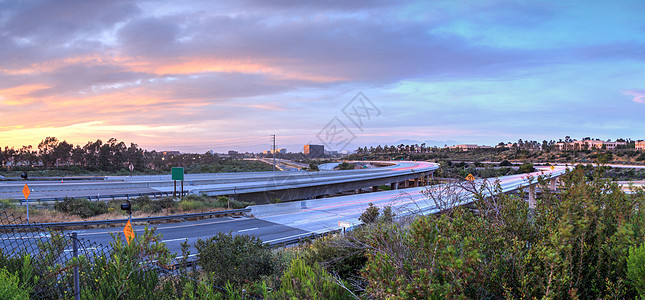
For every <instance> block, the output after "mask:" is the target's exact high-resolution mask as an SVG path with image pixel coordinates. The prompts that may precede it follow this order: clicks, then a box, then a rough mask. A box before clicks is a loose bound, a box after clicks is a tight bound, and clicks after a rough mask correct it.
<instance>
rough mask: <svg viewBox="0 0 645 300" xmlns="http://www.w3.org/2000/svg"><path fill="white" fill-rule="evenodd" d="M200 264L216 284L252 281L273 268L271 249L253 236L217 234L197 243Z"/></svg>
mask: <svg viewBox="0 0 645 300" xmlns="http://www.w3.org/2000/svg"><path fill="white" fill-rule="evenodd" d="M195 248H197V252H198V259H199V262H198V264H199V265H200V266H201V267H202V268H204V270H205V271H206V272H207V273H208V274H210V275H211V280H212V282H213V284H215V285H219V286H222V285H224V284H225V283H226V282H231V283H233V284H244V283H251V282H253V281H255V280H257V279H259V278H260V276H263V275H270V274H272V273H273V271H274V268H275V266H274V262H273V260H272V254H271V249H269V247H268V246H267V245H265V244H264V243H262V241H261V240H260V239H259V238H257V237H255V236H252V235H235V236H233V235H232V234H231V233H222V232H220V233H217V234H216V235H215V236H213V237H211V238H210V239H207V240H202V239H199V240H197V242H196V243H195Z"/></svg>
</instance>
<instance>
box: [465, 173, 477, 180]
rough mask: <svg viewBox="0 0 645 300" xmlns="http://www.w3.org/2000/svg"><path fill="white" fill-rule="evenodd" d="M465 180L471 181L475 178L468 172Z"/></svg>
mask: <svg viewBox="0 0 645 300" xmlns="http://www.w3.org/2000/svg"><path fill="white" fill-rule="evenodd" d="M466 180H468V181H473V180H475V176H473V174H468V176H466Z"/></svg>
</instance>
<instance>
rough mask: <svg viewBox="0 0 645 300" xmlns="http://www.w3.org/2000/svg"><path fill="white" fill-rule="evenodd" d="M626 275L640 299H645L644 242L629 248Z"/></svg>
mask: <svg viewBox="0 0 645 300" xmlns="http://www.w3.org/2000/svg"><path fill="white" fill-rule="evenodd" d="M627 277H628V278H629V280H630V281H631V283H632V286H633V287H634V288H635V289H636V290H637V291H638V294H639V295H640V297H641V299H645V242H644V243H642V244H641V245H640V246H639V247H633V248H631V249H629V256H628V258H627Z"/></svg>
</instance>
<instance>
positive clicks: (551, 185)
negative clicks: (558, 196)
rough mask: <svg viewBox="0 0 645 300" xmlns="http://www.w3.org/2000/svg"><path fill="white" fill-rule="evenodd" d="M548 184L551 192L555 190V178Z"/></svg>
mask: <svg viewBox="0 0 645 300" xmlns="http://www.w3.org/2000/svg"><path fill="white" fill-rule="evenodd" d="M549 183H550V188H551V190H552V191H555V190H557V184H558V178H557V177H556V178H553V179H551V181H550V182H549Z"/></svg>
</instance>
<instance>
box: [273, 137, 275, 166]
mask: <svg viewBox="0 0 645 300" xmlns="http://www.w3.org/2000/svg"><path fill="white" fill-rule="evenodd" d="M272 136H273V172H275V134H274V135H272Z"/></svg>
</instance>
